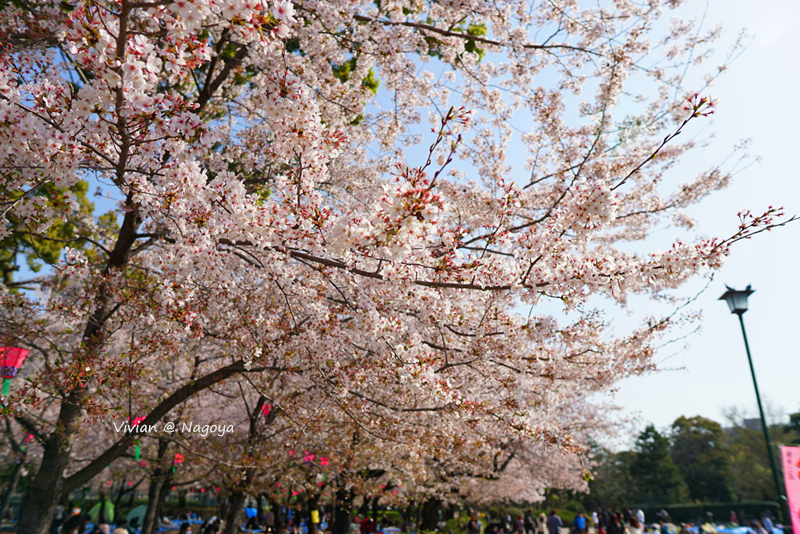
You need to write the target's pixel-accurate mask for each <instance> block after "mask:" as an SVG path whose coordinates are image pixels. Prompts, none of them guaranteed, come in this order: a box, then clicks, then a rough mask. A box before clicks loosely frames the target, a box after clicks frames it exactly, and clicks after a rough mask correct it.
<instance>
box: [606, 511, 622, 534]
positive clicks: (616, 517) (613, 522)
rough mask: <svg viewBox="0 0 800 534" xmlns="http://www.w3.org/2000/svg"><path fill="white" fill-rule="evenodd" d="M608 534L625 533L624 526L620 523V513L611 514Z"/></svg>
mask: <svg viewBox="0 0 800 534" xmlns="http://www.w3.org/2000/svg"><path fill="white" fill-rule="evenodd" d="M608 534H625V526H624V525H623V524H622V514H621V513H619V512H617V513H614V514H611V519H610V520H609V522H608Z"/></svg>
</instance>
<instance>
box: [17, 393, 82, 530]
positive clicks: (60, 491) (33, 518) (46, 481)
mask: <svg viewBox="0 0 800 534" xmlns="http://www.w3.org/2000/svg"><path fill="white" fill-rule="evenodd" d="M82 395H83V394H82V392H74V393H73V394H70V395H69V397H67V399H66V400H65V401H64V402H63V403H62V404H61V411H60V412H59V416H58V426H57V428H61V430H60V431H57V432H53V433H52V434H50V435H49V436H48V437H47V438H46V439H45V441H44V447H43V449H44V450H43V451H42V463H41V464H39V471H38V472H37V473H36V477H35V478H34V479H33V483H32V484H31V486H30V488H28V491H27V493H26V494H25V498H24V499H23V501H22V511H21V514H20V518H19V527H18V528H17V533H18V534H48V533H49V531H50V523H52V521H53V515H54V514H55V511H56V507H57V506H58V502H59V501H60V500H61V499H62V497H64V493H65V488H64V477H63V473H64V469H66V467H67V464H68V463H69V454H70V450H71V449H72V441H73V439H74V436H75V435H76V434H77V431H78V429H77V426H78V423H79V422H80V417H81V409H80V407H78V405H77V403H78V402H79V398H80V397H82Z"/></svg>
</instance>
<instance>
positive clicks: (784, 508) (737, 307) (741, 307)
mask: <svg viewBox="0 0 800 534" xmlns="http://www.w3.org/2000/svg"><path fill="white" fill-rule="evenodd" d="M725 289H727V291H725V293H723V294H722V296H721V297H720V298H719V300H724V301H725V302H727V303H728V308H730V310H731V313H735V314H736V315H738V316H739V325H740V326H741V327H742V337H743V338H744V349H745V351H747V361H748V363H749V364H750V374H751V376H752V377H753V388H754V389H755V390H756V402H757V403H758V413H759V415H760V416H761V428H762V430H763V431H764V441H765V442H766V444H767V454H768V455H769V463H770V466H771V467H772V478H773V480H774V481H775V490H776V491H777V492H778V505H779V506H780V508H781V514H782V515H783V522H784V523H786V521H791V514H790V512H789V510H788V505H787V501H786V497H785V496H784V495H783V491H781V482H780V478H779V477H778V468H777V465H776V464H775V455H774V454H773V453H772V445H771V443H772V442H771V441H770V439H769V428H768V427H767V419H766V418H765V417H764V407H763V406H762V405H761V394H760V393H759V392H758V382H757V381H756V370H755V368H754V367H753V358H752V356H751V355H750V344H749V343H748V342H747V332H746V331H745V329H744V319H743V318H742V315H744V312H746V311H747V297H749V296H750V295H752V294H753V293H755V290H754V289H753V288H752V287H751V286H750V285H748V286H747V289H744V290H736V289H733V288H731V287H728V286H727V285H726V286H725Z"/></svg>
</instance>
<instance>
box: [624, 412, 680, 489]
mask: <svg viewBox="0 0 800 534" xmlns="http://www.w3.org/2000/svg"><path fill="white" fill-rule="evenodd" d="M635 452H636V456H635V457H634V458H633V461H632V462H631V466H630V473H631V475H632V477H633V479H634V481H635V483H636V486H637V487H638V488H639V495H640V496H641V497H642V498H643V499H642V500H643V502H645V503H653V504H655V503H659V504H669V503H679V502H685V501H686V499H687V498H688V496H689V491H688V488H687V487H686V482H684V480H683V477H682V476H681V472H680V469H678V466H677V465H675V462H674V461H673V460H672V457H671V456H670V454H669V439H668V438H667V437H666V436H664V435H662V434H660V433H659V432H658V431H657V430H656V429H655V427H654V426H653V425H648V426H647V428H645V429H644V431H643V432H642V433H641V434H639V437H638V438H637V439H636V447H635Z"/></svg>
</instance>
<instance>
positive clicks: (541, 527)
mask: <svg viewBox="0 0 800 534" xmlns="http://www.w3.org/2000/svg"><path fill="white" fill-rule="evenodd" d="M536 534H547V516H546V515H544V512H542V513H541V514H539V520H538V521H537V523H536Z"/></svg>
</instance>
